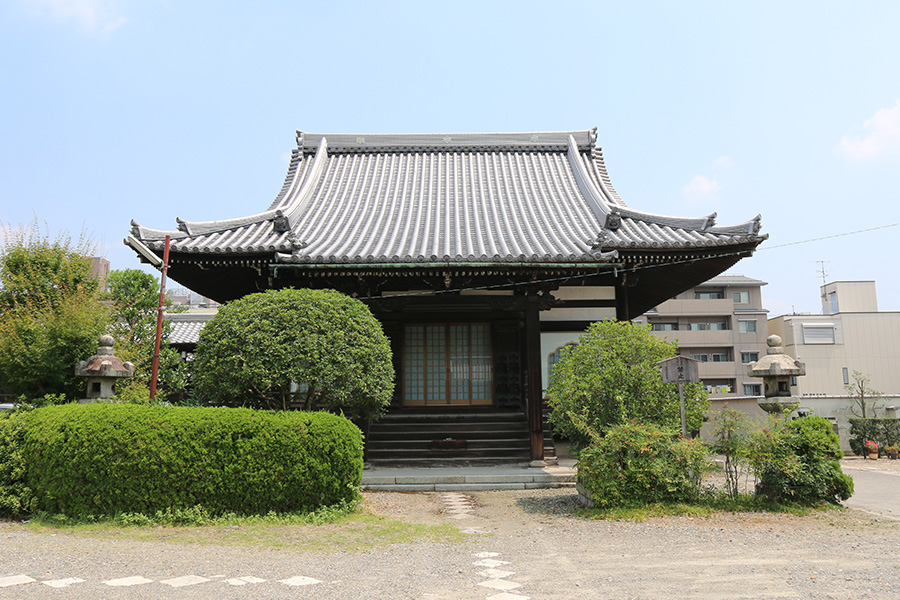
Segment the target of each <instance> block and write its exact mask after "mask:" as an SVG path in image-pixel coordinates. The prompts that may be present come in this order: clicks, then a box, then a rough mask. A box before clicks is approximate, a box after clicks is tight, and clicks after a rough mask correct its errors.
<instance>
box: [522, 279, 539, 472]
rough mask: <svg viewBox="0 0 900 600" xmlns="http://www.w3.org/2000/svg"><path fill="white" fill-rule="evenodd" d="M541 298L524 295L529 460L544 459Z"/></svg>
mask: <svg viewBox="0 0 900 600" xmlns="http://www.w3.org/2000/svg"><path fill="white" fill-rule="evenodd" d="M539 302H540V298H539V297H538V296H537V295H532V294H529V295H528V296H526V298H525V371H526V380H527V383H526V387H525V405H526V409H525V412H526V414H527V416H528V430H529V431H530V432H531V460H544V428H543V415H542V414H541V409H542V402H543V394H542V393H541V392H542V390H541V364H542V360H543V357H542V356H541V318H540V305H539Z"/></svg>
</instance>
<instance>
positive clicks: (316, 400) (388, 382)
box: [192, 289, 394, 417]
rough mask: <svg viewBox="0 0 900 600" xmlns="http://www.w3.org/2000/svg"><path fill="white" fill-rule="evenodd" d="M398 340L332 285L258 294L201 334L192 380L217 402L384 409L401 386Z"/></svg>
mask: <svg viewBox="0 0 900 600" xmlns="http://www.w3.org/2000/svg"><path fill="white" fill-rule="evenodd" d="M393 378H394V370H393V365H392V362H391V350H390V344H389V343H388V340H387V338H386V337H385V335H384V333H383V332H382V329H381V324H380V323H379V322H378V321H377V320H376V319H375V317H373V316H372V313H371V312H370V311H369V309H368V308H367V307H366V306H365V305H364V304H363V303H362V302H360V301H358V300H354V299H352V298H349V297H348V296H344V295H343V294H340V293H338V292H335V291H332V290H308V289H301V290H295V289H285V290H279V291H274V290H270V291H268V292H263V293H259V294H251V295H249V296H245V297H244V298H241V299H239V300H235V301H233V302H230V303H228V304H227V305H225V306H223V307H221V308H220V309H219V312H218V314H217V315H216V317H215V318H214V319H213V320H212V321H210V322H209V323H208V324H207V325H206V326H205V327H204V328H203V331H202V332H201V334H200V340H199V342H198V344H197V351H196V353H195V360H194V361H193V364H192V382H193V383H194V385H195V387H196V390H197V391H198V393H199V394H200V395H201V396H202V397H204V398H205V399H207V400H208V401H210V402H212V403H214V404H220V405H226V406H248V407H256V408H270V409H283V410H284V409H287V408H289V407H291V406H294V407H298V408H303V409H306V410H310V409H319V408H323V409H327V410H338V409H344V410H348V412H350V413H351V414H352V415H353V416H360V417H370V416H377V415H378V414H380V413H381V412H383V411H384V409H385V408H386V407H387V405H388V403H389V402H390V398H391V396H392V394H393Z"/></svg>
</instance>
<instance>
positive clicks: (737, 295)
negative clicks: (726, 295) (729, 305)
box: [731, 292, 750, 304]
mask: <svg viewBox="0 0 900 600" xmlns="http://www.w3.org/2000/svg"><path fill="white" fill-rule="evenodd" d="M731 297H732V298H734V303H735V304H750V292H731Z"/></svg>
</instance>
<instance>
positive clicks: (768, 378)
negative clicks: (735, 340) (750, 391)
mask: <svg viewBox="0 0 900 600" xmlns="http://www.w3.org/2000/svg"><path fill="white" fill-rule="evenodd" d="M766 343H767V344H768V346H769V347H768V349H767V350H766V355H765V356H764V357H763V358H762V359H761V360H759V361H757V362H752V363H750V364H749V365H747V373H748V374H749V375H750V377H762V380H763V389H764V390H765V391H764V394H765V398H763V399H762V400H758V401H757V404H759V407H760V408H761V409H763V410H764V411H766V412H767V413H770V414H774V415H775V416H778V415H782V414H784V413H787V412H790V411H792V410H794V409H795V408H797V407H798V406H800V401H799V400H795V399H793V398H792V397H791V377H798V376H800V375H806V365H805V364H803V363H802V362H800V361H799V360H795V359H793V358H791V357H790V356H788V355H787V354H785V353H784V348H783V347H782V345H781V343H782V342H781V338H780V337H779V336H777V335H770V336H769V337H768V338H767V339H766Z"/></svg>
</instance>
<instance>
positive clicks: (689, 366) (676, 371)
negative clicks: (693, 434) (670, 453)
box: [656, 356, 700, 438]
mask: <svg viewBox="0 0 900 600" xmlns="http://www.w3.org/2000/svg"><path fill="white" fill-rule="evenodd" d="M699 362H700V361H696V360H694V359H693V358H688V357H687V356H673V357H672V358H667V359H666V360H661V361H659V362H658V363H656V364H658V365H659V366H660V368H661V370H662V378H663V382H664V383H677V384H678V403H679V406H680V407H681V437H685V438H686V437H687V418H686V417H685V415H684V384H685V383H697V382H698V381H700V371H699V370H698V369H697V364H698V363H699Z"/></svg>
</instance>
